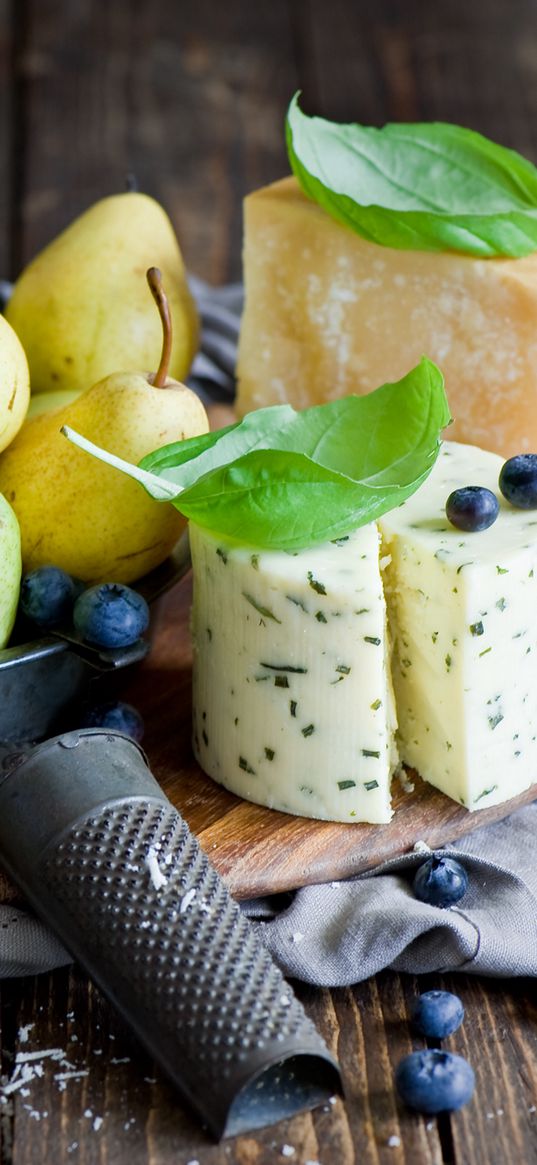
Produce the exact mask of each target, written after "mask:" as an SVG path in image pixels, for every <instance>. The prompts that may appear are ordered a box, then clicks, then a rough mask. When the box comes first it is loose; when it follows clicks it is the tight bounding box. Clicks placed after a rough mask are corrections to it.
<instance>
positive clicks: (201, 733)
mask: <svg viewBox="0 0 537 1165" xmlns="http://www.w3.org/2000/svg"><path fill="white" fill-rule="evenodd" d="M190 541H191V552H192V564H193V570H194V603H193V611H192V633H193V644H194V689H193V694H194V749H195V753H196V756H197V758H198V760H199V763H200V764H201V766H202V768H203V769H204V770H205V772H207V773H208V774H209V775H210V776H211V777H213V778H214V779H215V780H216V781H219V782H220V784H222V785H225V786H226V788H227V789H230V790H231V791H232V792H233V793H237V794H238V795H239V796H240V797H245V798H246V799H247V800H249V801H256V802H257V803H258V804H261V805H268V806H270V807H271V808H274V809H281V810H285V811H286V812H287V813H296V814H300V815H302V816H305V817H318V818H324V819H326V820H331V821H347V822H352V821H370V822H385V821H389V820H390V817H391V808H390V779H391V776H392V773H393V770H394V768H395V766H396V764H397V756H396V752H395V749H394V730H395V719H394V711H393V698H392V690H391V681H390V674H389V651H388V644H387V636H386V607H385V602H384V595H383V591H382V584H381V575H380V566H379V535H378V531H377V528H376V526H374V525H369V526H365V527H363V528H362V529H360V530H358V531H356V532H355V533H353V534H351V535H350V536H349V537H347V538H343V539H339V540H337V542H335V543H327V544H324V545H321V546H317V547H315V548H314V549H311V550H303V551H300V552H299V553H296V554H289V553H286V552H283V551H282V552H273V551H271V552H268V551H262V552H258V553H253V552H252V551H251V550H246V549H243V548H240V547H235V546H234V547H231V546H227V545H225V544H224V543H223V542H222V541H219V540H218V539H216V538H215V537H214V536H213V535H211V534H209V533H207V532H206V531H203V530H201V529H200V528H199V527H196V526H194V525H191V530H190Z"/></svg>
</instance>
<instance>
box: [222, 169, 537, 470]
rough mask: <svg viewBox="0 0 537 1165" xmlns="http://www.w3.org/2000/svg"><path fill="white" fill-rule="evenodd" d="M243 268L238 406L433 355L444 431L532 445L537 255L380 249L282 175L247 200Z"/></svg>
mask: <svg viewBox="0 0 537 1165" xmlns="http://www.w3.org/2000/svg"><path fill="white" fill-rule="evenodd" d="M244 275H245V286H246V306H245V312H244V317H243V324H242V331H241V337H240V346H239V363H238V376H239V390H238V411H239V413H240V414H241V415H242V414H244V413H245V412H248V411H249V410H250V409H253V408H258V407H260V406H263V405H270V404H276V403H281V402H282V401H289V402H290V403H291V404H293V405H295V407H298V408H303V407H305V406H307V405H310V404H318V403H319V402H321V401H324V400H332V399H334V398H335V397H339V396H343V395H345V394H347V393H351V392H357V393H366V392H369V391H370V390H371V389H373V388H376V387H377V386H378V385H380V384H383V383H385V382H386V381H390V380H398V379H399V378H400V377H401V376H403V375H404V374H405V373H406V372H408V371H409V369H410V368H411V367H413V365H415V364H416V363H417V362H418V360H419V359H420V357H421V356H422V355H424V354H425V355H427V356H429V357H430V358H431V359H432V360H435V361H436V362H437V363H438V365H439V366H440V368H441V369H442V371H443V373H444V375H445V378H446V389H447V394H448V399H449V402H450V406H451V411H452V414H453V417H454V424H453V425H452V426H451V427H450V429H449V433H448V435H449V437H450V439H452V440H458V441H463V442H470V443H473V444H476V445H480V446H482V447H483V448H485V449H492V450H494V451H496V452H498V453H502V454H504V455H505V456H509V455H511V454H514V453H517V452H521V451H528V450H532V451H533V450H537V254H534V255H529V256H527V257H526V258H523V259H474V258H471V257H470V256H466V255H456V254H436V253H431V252H426V251H396V250H392V249H391V248H388V247H380V246H378V245H377V244H375V243H369V242H366V241H365V240H364V239H362V238H361V237H360V236H359V235H357V234H355V233H354V232H353V231H351V230H350V229H349V228H347V227H345V226H342V225H340V224H339V223H337V222H336V221H335V220H334V219H332V218H331V217H330V216H329V215H328V214H327V213H326V212H325V211H323V210H322V209H321V207H319V206H318V205H317V204H316V203H314V202H311V201H310V200H309V199H307V198H306V196H305V195H304V194H302V192H301V190H300V189H299V186H298V183H297V182H296V180H295V179H294V178H285V179H283V180H282V181H280V182H276V183H274V184H273V185H272V186H268V187H266V188H264V189H262V190H258V191H256V192H255V193H254V194H251V195H250V196H249V197H248V198H247V199H246V203H245V250H244Z"/></svg>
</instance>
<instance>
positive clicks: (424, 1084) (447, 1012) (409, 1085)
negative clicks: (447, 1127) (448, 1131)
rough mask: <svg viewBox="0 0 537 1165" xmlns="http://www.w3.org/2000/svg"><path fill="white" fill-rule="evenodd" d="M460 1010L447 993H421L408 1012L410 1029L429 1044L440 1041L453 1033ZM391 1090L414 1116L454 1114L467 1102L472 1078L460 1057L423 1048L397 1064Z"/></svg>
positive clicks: (466, 1065)
mask: <svg viewBox="0 0 537 1165" xmlns="http://www.w3.org/2000/svg"><path fill="white" fill-rule="evenodd" d="M463 1019H464V1007H463V1005H462V1003H461V1000H460V999H459V997H458V996H457V995H452V994H451V992H450V991H425V992H424V994H423V995H419V996H418V998H417V999H416V1001H415V1003H414V1006H413V1008H412V1012H411V1020H412V1024H413V1027H414V1028H415V1029H416V1031H418V1032H419V1033H420V1035H423V1036H426V1037H427V1039H431V1040H443V1039H445V1038H446V1036H450V1035H452V1033H453V1032H455V1031H457V1028H458V1027H460V1025H461V1023H462V1021H463ZM395 1086H396V1088H397V1091H398V1093H399V1096H400V1097H401V1100H403V1101H404V1103H405V1104H407V1105H408V1107H409V1108H413V1109H416V1111H417V1112H425V1113H438V1112H454V1111H455V1110H456V1109H458V1108H462V1105H463V1104H467V1102H468V1101H469V1100H470V1098H471V1096H472V1094H473V1091H474V1087H475V1076H474V1072H473V1069H472V1068H471V1067H470V1064H469V1063H468V1062H467V1060H465V1059H464V1058H463V1057H462V1056H456V1055H455V1054H454V1053H453V1052H444V1051H442V1050H441V1049H440V1048H427V1049H425V1050H424V1051H421V1052H412V1053H411V1054H410V1055H409V1056H405V1057H404V1059H403V1060H401V1062H400V1063H399V1064H398V1066H397V1069H396V1072H395Z"/></svg>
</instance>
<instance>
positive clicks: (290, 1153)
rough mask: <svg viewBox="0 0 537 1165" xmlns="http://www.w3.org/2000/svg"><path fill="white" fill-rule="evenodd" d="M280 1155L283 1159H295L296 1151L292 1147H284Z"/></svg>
mask: <svg viewBox="0 0 537 1165" xmlns="http://www.w3.org/2000/svg"><path fill="white" fill-rule="evenodd" d="M280 1153H281V1155H282V1157H294V1155H295V1150H294V1148H293V1146H292V1145H282V1147H281V1149H280Z"/></svg>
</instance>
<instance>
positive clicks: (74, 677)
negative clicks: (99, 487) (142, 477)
mask: <svg viewBox="0 0 537 1165" xmlns="http://www.w3.org/2000/svg"><path fill="white" fill-rule="evenodd" d="M189 568H190V551H189V545H188V534H187V532H186V531H185V533H184V534H183V536H182V537H181V538H180V539H179V542H178V543H177V545H176V547H175V550H174V551H173V554H172V555H171V556H170V557H169V558H167V559H166V561H165V562H163V563H162V564H161V566H158V567H156V569H155V570H152V571H151V572H150V574H147V575H145V576H144V577H143V578H142V579H139V580H138V582H137V583H136V590H137V591H138V592H139V593H140V594H142V595H143V596H144V598H145V599H147V601H148V603H149V604H150V605H151V604H154V603H155V601H156V600H157V599H158V598H159V597H160V596H161V595H163V594H164V593H165V592H166V591H168V590H170V588H171V587H172V586H173V585H174V584H175V583H176V582H178V580H179V579H180V578H182V577H183V576H184V575H185V574H186V573H187V572H188V570H189ZM15 635H17V631H16V632H15ZM19 635H20V631H19ZM149 648H150V639H139V640H137V642H136V643H134V644H133V645H132V646H131V647H125V648H117V649H115V650H106V651H105V650H101V649H100V648H97V647H91V646H89V645H88V644H87V643H84V641H83V640H82V639H81V638H80V637H79V636H77V634H76V632H75V631H74V630H73V628H72V627H61V628H58V629H55V630H54V631H52V632H47V634H46V635H43V636H42V637H40V638H39V639H35V640H32V641H31V642H20V643H14V644H13V645H10V646H9V647H6V648H4V650H3V651H0V740H1V741H10V742H13V743H17V744H18V743H21V742H22V741H25V740H32V741H37V740H42V739H44V738H45V737H47V736H51V735H52V734H54V733H55V732H56V731H62V730H63V729H64V728H65V726H66V724H68V722H69V718H70V716H71V715H72V714H73V710H74V709H75V708H77V707H79V706H80V704H81V703H84V702H85V701H87V700H88V698H89V695H90V690H91V689H92V687H93V686H94V684H95V682H96V681H102V680H103V679H104V678H105V676H107V675H108V676H110V675H111V674H112V673H117V672H118V671H120V670H121V669H122V668H126V667H129V666H132V665H133V664H135V663H139V662H140V660H142V659H144V657H145V656H146V655H147V652H148V651H149Z"/></svg>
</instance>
